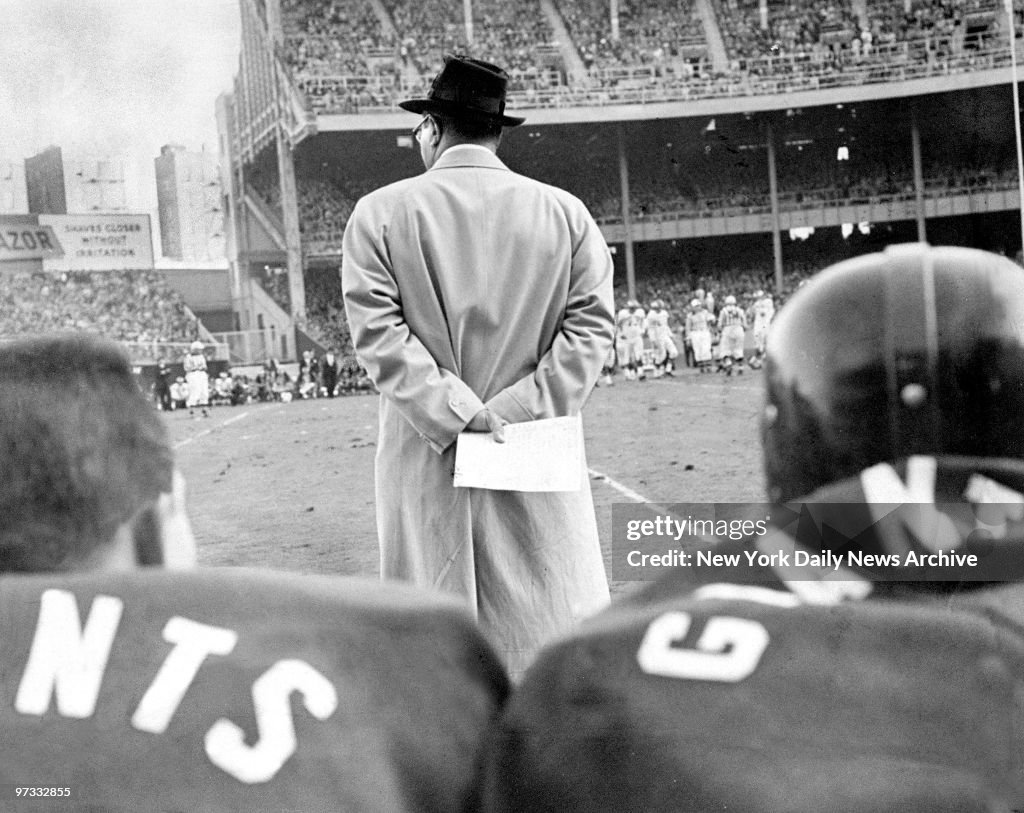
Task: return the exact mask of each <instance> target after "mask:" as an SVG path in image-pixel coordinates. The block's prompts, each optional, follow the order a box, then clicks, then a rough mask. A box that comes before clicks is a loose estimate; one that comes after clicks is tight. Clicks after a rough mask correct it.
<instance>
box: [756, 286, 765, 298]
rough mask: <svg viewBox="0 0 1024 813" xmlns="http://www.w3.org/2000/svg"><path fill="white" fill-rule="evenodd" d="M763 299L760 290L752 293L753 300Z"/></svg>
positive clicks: (762, 292)
mask: <svg viewBox="0 0 1024 813" xmlns="http://www.w3.org/2000/svg"><path fill="white" fill-rule="evenodd" d="M763 297H764V291H762V290H761V289H760V288H758V289H757V290H756V291H754V299H761V298H763Z"/></svg>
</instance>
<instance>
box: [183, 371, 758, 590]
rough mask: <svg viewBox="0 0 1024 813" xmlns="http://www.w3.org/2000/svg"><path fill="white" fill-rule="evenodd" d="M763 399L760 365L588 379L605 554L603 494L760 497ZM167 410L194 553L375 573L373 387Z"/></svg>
mask: <svg viewBox="0 0 1024 813" xmlns="http://www.w3.org/2000/svg"><path fill="white" fill-rule="evenodd" d="M762 397H763V396H762V391H761V373H760V372H757V371H749V370H748V371H747V372H746V373H745V374H744V375H742V376H734V377H732V378H727V377H725V376H723V375H699V374H697V373H696V372H692V371H689V370H682V371H680V372H677V374H676V376H675V377H674V378H662V379H657V380H653V379H648V380H647V381H643V382H637V381H625V380H624V379H622V378H621V377H619V378H618V379H617V380H616V383H615V385H614V386H612V387H599V388H598V389H597V390H595V392H594V394H593V395H592V397H591V398H590V401H589V402H588V404H587V406H586V408H585V410H584V430H585V434H586V447H587V460H588V464H589V467H590V471H591V488H592V489H593V494H594V503H595V507H596V511H597V520H598V527H599V529H600V534H601V544H602V549H603V551H604V553H605V557H606V564H608V563H609V557H610V544H611V511H612V504H613V503H616V502H620V503H622V502H636V501H641V500H642V501H647V502H652V503H676V502H759V501H762V500H763V493H764V490H763V485H762V479H763V478H762V473H761V452H760V444H759V441H758V427H757V423H758V414H759V412H760V410H761V406H762ZM164 416H165V418H166V420H167V423H168V426H169V428H170V432H171V437H172V442H173V444H174V446H175V450H176V454H177V456H178V461H179V465H180V467H181V469H182V471H183V472H184V474H185V478H186V480H187V482H188V503H189V509H190V514H191V516H192V524H193V529H194V530H195V533H196V537H197V540H198V542H199V557H200V562H201V563H202V564H205V565H246V566H264V567H273V568H279V569H285V570H293V571H299V572H303V573H325V574H327V573H332V574H345V575H362V576H376V575H377V574H378V559H377V538H376V526H375V518H374V487H373V459H374V453H375V450H376V440H377V396H376V395H368V396H351V397H345V398H334V399H327V398H322V399H315V400H308V401H299V402H292V403H289V404H283V403H272V404H250V405H248V406H238V407H217V408H215V409H214V410H213V411H212V415H211V417H210V418H206V419H190V418H189V417H188V413H187V412H184V411H181V412H172V413H164ZM406 476H408V477H416V472H415V471H409V472H407V473H406ZM608 572H609V573H610V572H611V570H610V566H609V570H608ZM625 587H626V586H625V585H621V584H616V585H613V592H619V591H620V590H622V589H624V588H625Z"/></svg>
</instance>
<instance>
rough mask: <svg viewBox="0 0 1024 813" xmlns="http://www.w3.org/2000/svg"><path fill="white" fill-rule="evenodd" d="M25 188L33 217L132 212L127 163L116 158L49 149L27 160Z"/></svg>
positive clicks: (55, 148)
mask: <svg viewBox="0 0 1024 813" xmlns="http://www.w3.org/2000/svg"><path fill="white" fill-rule="evenodd" d="M25 187H26V197H27V200H28V211H29V212H30V213H31V214H47V215H67V214H92V213H96V212H104V213H117V212H128V211H129V206H128V190H127V184H126V180H125V163H124V160H123V159H121V158H117V157H113V156H105V155H97V154H90V153H84V152H81V153H78V152H69V153H65V152H64V151H63V150H62V149H61V148H60V147H47V148H46V149H45V150H43V151H42V152H40V153H37V154H36V155H33V156H32V157H31V158H26V159H25Z"/></svg>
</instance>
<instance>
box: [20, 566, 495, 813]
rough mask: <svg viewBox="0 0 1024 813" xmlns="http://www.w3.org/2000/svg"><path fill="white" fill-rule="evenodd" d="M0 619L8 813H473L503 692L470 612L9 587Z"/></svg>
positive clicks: (232, 585) (26, 582) (124, 586)
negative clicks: (38, 794) (50, 793)
mask: <svg viewBox="0 0 1024 813" xmlns="http://www.w3.org/2000/svg"><path fill="white" fill-rule="evenodd" d="M0 618H2V621H0V624H2V637H0V642H2V643H0V704H2V706H0V750H2V753H3V759H2V760H0V789H2V792H3V793H4V794H5V797H4V799H3V800H2V801H0V809H8V808H9V807H11V808H13V807H15V806H16V805H15V801H13V800H12V799H13V797H12V793H13V792H14V788H15V786H17V787H60V788H66V789H68V794H67V798H66V799H55V800H52V801H53V802H54V806H55V807H57V808H59V809H68V810H94V809H95V810H104V811H125V812H126V813H127V812H128V811H132V813H135V812H136V811H199V810H202V811H222V810H223V811H274V812H275V813H280V811H337V810H355V811H362V810H386V811H393V810H394V811H406V810H408V811H412V810H417V811H419V810H436V811H452V810H460V809H462V808H463V807H464V806H465V805H466V804H467V803H469V802H471V801H472V800H473V798H474V793H475V789H476V781H475V776H476V774H475V771H476V767H477V760H478V758H479V753H478V746H479V745H480V743H481V741H482V738H483V735H484V732H485V729H486V727H487V725H488V723H489V721H490V720H491V718H492V716H493V714H494V713H495V711H496V709H497V708H498V707H499V705H500V704H501V703H502V701H503V700H504V698H505V695H506V692H507V690H508V686H507V682H506V677H505V674H504V672H503V669H502V667H501V666H500V665H499V663H498V661H497V660H496V656H495V655H494V654H493V653H492V651H491V649H490V647H489V646H488V644H487V643H486V642H485V641H484V640H483V639H482V638H481V635H480V633H479V632H478V631H477V630H476V628H475V626H474V625H473V623H472V622H471V621H470V620H469V618H468V616H467V615H466V614H465V612H464V611H463V610H462V609H461V608H460V607H458V606H457V605H455V604H454V603H453V602H451V601H449V600H448V599H445V598H441V597H434V595H432V594H429V593H425V592H420V591H418V590H414V589H412V588H407V587H404V586H396V585H391V584H381V583H380V582H377V581H370V580H356V579H343V578H327V577H307V576H296V575H285V574H276V573H266V572H253V571H244V570H228V569H212V568H211V569H207V570H197V571H193V572H167V571H156V570H154V571H146V572H138V573H129V574H103V575H78V576H72V575H68V576H58V575H47V576H9V577H4V578H2V579H0ZM8 797H10V798H8ZM60 803H63V807H61V805H60Z"/></svg>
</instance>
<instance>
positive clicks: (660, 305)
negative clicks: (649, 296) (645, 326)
mask: <svg viewBox="0 0 1024 813" xmlns="http://www.w3.org/2000/svg"><path fill="white" fill-rule="evenodd" d="M663 307H664V304H663V303H662V301H661V300H660V299H655V300H654V301H653V302H651V310H652V311H656V310H661V309H662V308H663Z"/></svg>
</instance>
